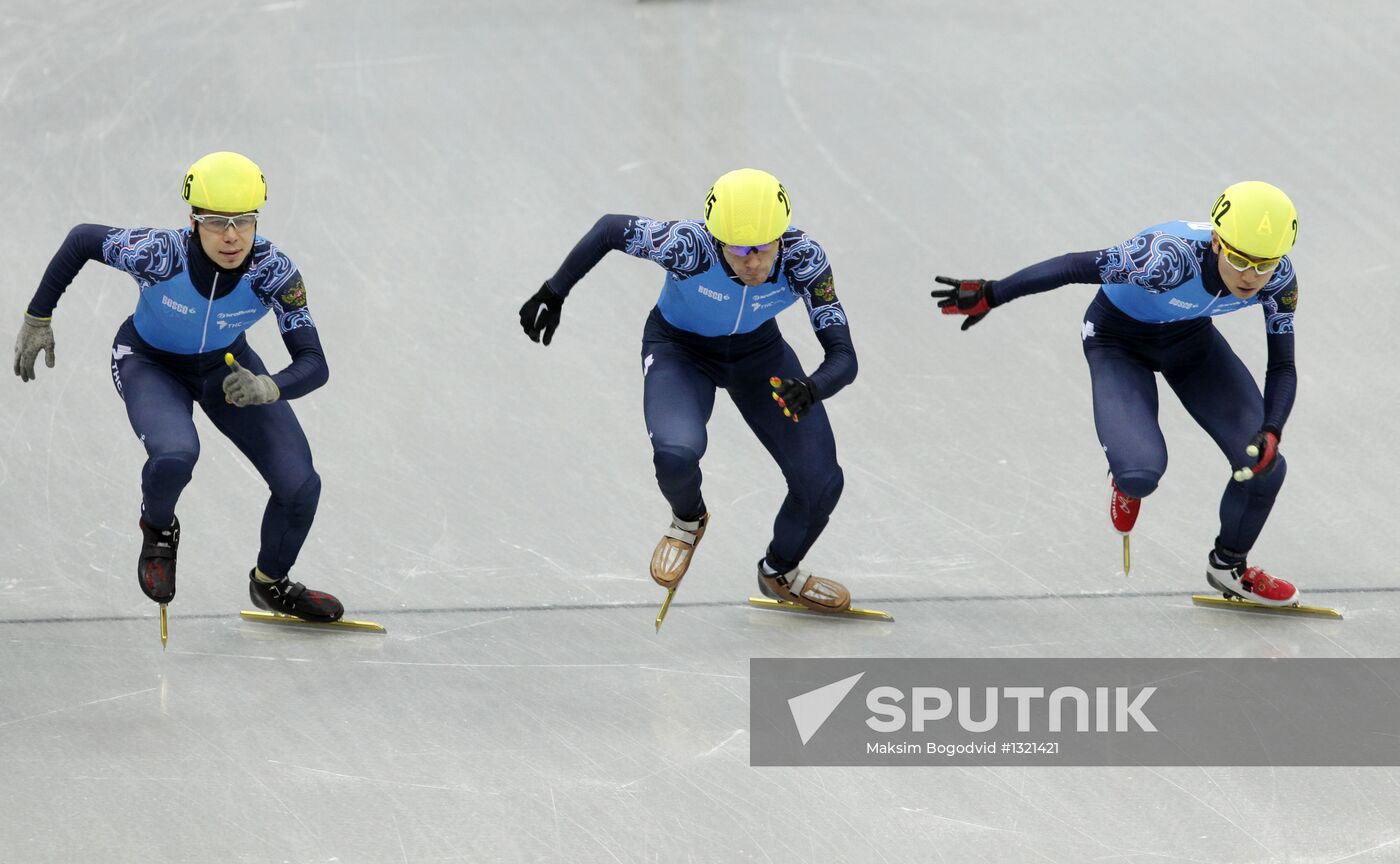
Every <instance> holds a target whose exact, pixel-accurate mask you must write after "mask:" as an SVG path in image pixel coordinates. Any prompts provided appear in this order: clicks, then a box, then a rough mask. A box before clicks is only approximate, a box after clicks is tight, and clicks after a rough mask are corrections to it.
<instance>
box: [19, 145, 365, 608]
mask: <svg viewBox="0 0 1400 864" xmlns="http://www.w3.org/2000/svg"><path fill="white" fill-rule="evenodd" d="M183 194H184V199H185V201H187V202H188V203H189V204H190V207H191V212H190V223H189V226H188V227H185V228H181V229H178V230H176V229H163V228H110V227H108V226H106V225H90V224H86V225H78V226H77V227H75V228H73V229H72V230H71V231H70V232H69V233H68V237H67V239H65V240H64V242H63V245H62V246H61V247H60V248H59V250H58V252H57V254H55V255H54V257H53V260H52V261H51V262H50V263H49V266H48V269H47V270H45V272H44V275H43V279H42V280H41V281H40V283H39V288H38V290H37V291H36V292H35V293H34V298H33V300H31V301H30V303H29V309H28V311H27V312H26V313H25V316H24V323H23V325H22V326H21V328H20V332H19V337H18V339H17V340H16V342H15V374H16V375H19V376H20V378H21V379H22V380H24V381H30V380H32V379H34V378H35V371H34V361H35V360H36V359H37V357H38V354H39V352H40V351H44V352H45V354H46V357H45V362H46V364H47V365H48V366H49V367H50V368H52V367H53V365H54V335H53V328H52V324H51V321H52V316H53V313H54V308H55V307H56V306H57V305H58V301H59V298H60V297H61V296H62V295H63V292H64V290H66V289H67V288H68V286H69V284H71V283H72V281H73V279H74V278H75V277H76V276H77V275H78V272H79V271H80V270H81V269H82V267H83V265H84V264H85V263H86V262H88V261H100V262H102V263H103V264H106V265H107V266H109V267H115V268H116V269H118V270H123V271H125V272H127V273H129V274H131V276H132V278H133V279H135V280H136V284H137V286H138V287H139V289H140V296H139V297H138V299H137V301H136V311H135V313H134V314H133V315H132V316H131V317H129V318H127V319H126V321H124V322H123V323H122V325H121V327H119V328H118V329H117V335H116V339H115V341H114V342H113V344H112V381H113V383H114V384H115V386H116V389H117V394H118V395H120V396H121V398H122V400H123V401H124V402H125V404H126V413H127V418H128V419H129V420H130V422H131V428H132V430H133V431H134V432H135V433H136V435H137V437H138V438H140V440H141V442H142V444H143V445H144V446H145V448H146V456H147V458H146V464H145V466H144V467H143V468H142V470H141V518H140V527H141V533H142V537H143V544H142V547H141V555H140V559H139V562H138V564H137V578H138V580H139V582H140V585H141V590H142V591H144V592H145V594H146V596H147V597H149V598H150V599H152V600H154V601H156V602H157V603H161V604H165V603H168V602H170V600H171V599H172V598H174V596H175V561H176V553H177V551H178V549H179V545H180V521H179V520H178V519H177V518H176V517H175V504H176V502H177V501H178V500H179V497H180V493H181V492H182V491H183V490H184V488H185V486H186V485H187V484H188V483H189V482H190V477H191V474H192V472H193V470H194V464H195V460H196V459H198V457H199V438H198V436H197V434H196V432H195V426H194V421H193V419H192V416H191V413H190V412H191V409H192V407H193V405H194V404H195V403H198V404H199V407H200V409H201V410H203V411H204V413H205V415H206V416H207V417H208V418H209V420H210V422H212V423H213V424H214V427H215V428H217V429H218V430H219V431H220V432H222V433H223V434H224V435H225V436H227V437H228V438H229V440H230V441H232V442H233V443H234V445H235V446H236V447H238V449H239V450H240V451H241V452H242V453H243V455H245V456H246V457H248V459H249V461H251V462H252V463H253V466H254V467H255V468H256V469H257V470H258V473H259V474H261V475H262V478H263V479H264V480H265V481H267V484H268V487H269V489H270V490H271V493H272V495H271V498H270V499H269V500H268V503H267V509H266V510H265V511H264V513H263V520H262V545H261V548H260V549H259V551H258V557H257V563H256V566H255V567H253V568H252V570H251V571H249V574H248V575H249V594H250V595H251V597H252V600H253V602H254V603H255V604H256V605H257V606H259V607H261V608H263V609H267V610H269V611H273V612H280V613H284V614H288V615H294V616H297V617H299V618H304V619H306V620H310V621H335V620H337V619H339V618H340V616H341V613H342V611H343V610H342V608H341V604H340V601H338V600H337V599H336V598H334V597H332V596H331V595H329V594H325V593H322V592H319V591H310V590H307V589H306V587H305V586H304V585H302V584H301V583H298V582H293V581H291V579H290V577H289V575H288V574H289V572H290V571H291V569H292V565H293V564H294V563H295V562H296V559H297V553H298V552H300V550H301V546H302V543H303V542H305V540H306V535H307V532H308V531H309V530H310V528H311V522H312V519H313V518H314V517H315V515H316V504H317V501H318V499H319V497H320V494H321V478H320V476H319V475H317V473H316V470H315V469H314V468H313V467H312V463H311V448H310V446H309V445H308V443H307V440H306V435H305V433H303V432H302V429H301V426H300V424H298V423H297V419H296V415H295V414H293V413H292V408H291V405H289V404H288V402H287V400H289V399H295V398H297V397H299V396H304V395H306V394H307V393H310V392H311V391H312V390H315V389H316V388H317V387H320V386H321V385H322V384H324V383H325V382H326V378H327V375H328V372H327V368H326V360H325V356H324V354H323V353H322V351H321V340H320V338H319V337H318V336H317V333H316V325H315V323H314V322H313V321H312V320H311V312H310V310H309V309H308V308H307V305H306V288H305V286H304V285H303V283H302V278H301V274H300V272H299V271H298V270H297V268H296V266H295V265H294V264H293V263H292V261H291V259H289V258H288V257H287V256H286V254H285V253H283V252H282V250H280V249H278V248H277V247H276V246H274V245H273V244H272V243H270V242H269V241H268V240H267V239H265V238H263V237H262V236H259V235H257V234H256V233H255V229H256V228H257V222H258V216H259V210H260V208H261V207H262V206H263V204H264V203H265V202H266V201H267V184H266V182H265V181H264V179H263V175H262V171H261V170H260V169H259V168H258V166H257V165H255V164H254V163H253V162H252V161H251V160H249V159H248V158H247V157H245V156H241V155H239V154H237V153H227V152H221V153H211V154H209V155H207V156H205V157H203V158H201V159H200V160H199V161H197V162H195V163H194V165H192V166H190V169H189V170H188V171H187V172H186V173H185V178H184V193H183ZM268 312H273V313H275V315H276V317H277V325H278V328H279V329H280V330H281V333H282V341H283V342H284V343H285V344H286V346H287V351H288V352H289V353H290V355H291V357H292V363H291V365H290V366H288V367H287V368H286V369H283V370H282V371H281V372H278V373H277V374H276V375H269V374H267V368H266V367H265V366H264V365H263V362H262V360H261V359H259V357H258V355H257V354H256V353H255V352H254V351H253V349H252V348H251V347H250V346H249V345H248V340H247V337H246V336H245V335H244V331H246V330H247V329H248V328H249V327H251V326H252V325H253V323H254V322H256V321H257V320H258V319H260V318H262V317H263V316H264V315H265V314H267V313H268Z"/></svg>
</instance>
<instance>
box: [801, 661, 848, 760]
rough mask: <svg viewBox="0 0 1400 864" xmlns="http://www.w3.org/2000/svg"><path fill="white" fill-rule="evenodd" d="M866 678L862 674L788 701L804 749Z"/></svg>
mask: <svg viewBox="0 0 1400 864" xmlns="http://www.w3.org/2000/svg"><path fill="white" fill-rule="evenodd" d="M864 676H865V673H864V672H861V673H859V674H857V675H852V676H851V677H849V678H842V679H841V680H840V681H837V682H835V683H834V684H828V685H826V686H825V687H818V688H817V689H815V690H809V691H807V692H806V693H803V694H802V695H801V696H794V697H792V698H791V699H789V700H788V710H789V711H791V712H792V722H794V723H796V724H797V734H798V735H800V736H802V745H803V746H804V747H805V746H806V745H807V742H808V741H810V740H812V736H813V735H815V734H817V730H818V729H820V728H822V724H823V723H825V722H826V718H828V717H830V716H831V712H833V711H835V710H836V706H837V705H840V704H841V700H842V699H845V698H846V694H847V693H850V692H851V688H852V687H854V686H856V682H857V681H859V680H860V679H861V678H862V677H864Z"/></svg>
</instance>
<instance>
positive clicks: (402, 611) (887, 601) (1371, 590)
mask: <svg viewBox="0 0 1400 864" xmlns="http://www.w3.org/2000/svg"><path fill="white" fill-rule="evenodd" d="M1314 593H1315V594H1318V595H1324V596H1325V595H1332V594H1343V595H1361V596H1365V595H1368V594H1378V595H1379V594H1400V586H1397V585H1376V586H1364V587H1363V586H1358V587H1352V588H1328V589H1326V590H1325V591H1317V592H1314ZM1182 594H1183V592H1182V591H1180V590H1175V591H1172V590H1165V591H1078V592H1071V593H1064V592H1060V593H1040V592H1026V593H1018V594H996V595H992V594H925V595H896V594H891V595H888V596H878V597H871V598H868V599H867V600H865V601H863V602H866V603H870V604H878V605H881V606H893V605H926V604H930V603H1008V602H1011V603H1026V602H1038V601H1047V600H1054V601H1065V600H1144V599H1152V598H1161V597H1165V598H1172V597H1181V596H1182ZM1192 596H1193V597H1194V596H1201V597H1205V599H1207V600H1215V599H1220V600H1221V601H1222V602H1223V601H1224V598H1216V597H1215V595H1192ZM753 599H757V598H753ZM745 605H747V601H746V602H744V603H740V602H737V601H733V600H690V601H685V602H681V603H676V604H675V607H676V608H677V609H716V608H721V607H726V606H735V607H738V606H745ZM1202 605H1211V606H1213V605H1217V604H1215V603H1207V604H1202ZM654 608H656V607H655V601H652V600H638V601H624V602H616V603H611V602H610V603H544V604H483V605H470V606H469V605H463V606H438V607H432V608H387V607H386V608H380V609H364V610H361V612H360V614H363V615H369V616H374V617H377V618H384V617H388V618H392V617H394V616H400V615H402V616H409V615H415V616H416V615H461V614H473V613H482V612H502V613H512V612H571V611H581V612H583V611H587V612H593V611H602V610H608V609H654ZM1336 611H1338V613H1339V617H1340V613H1341V612H1343V611H1345V607H1342V609H1340V610H1336ZM240 614H241V615H242V614H253V613H240ZM153 617H156V616H154V615H151V614H132V615H85V616H76V617H64V618H57V617H53V616H44V617H33V618H0V626H3V625H14V626H19V625H25V624H107V623H122V622H128V621H141V620H149V619H151V618H153ZM178 617H179V620H180V621H217V620H221V619H227V618H228V617H229V616H228V614H227V613H211V612H198V613H191V614H181V615H180V616H178ZM305 623H312V622H305Z"/></svg>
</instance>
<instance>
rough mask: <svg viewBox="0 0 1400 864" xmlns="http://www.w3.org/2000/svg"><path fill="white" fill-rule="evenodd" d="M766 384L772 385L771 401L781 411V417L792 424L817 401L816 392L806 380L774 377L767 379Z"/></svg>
mask: <svg viewBox="0 0 1400 864" xmlns="http://www.w3.org/2000/svg"><path fill="white" fill-rule="evenodd" d="M768 383H769V384H771V385H773V401H774V402H777V403H778V407H779V408H781V409H783V416H784V417H791V418H792V422H794V423H796V422H797V418H798V416H800V415H801V414H803V413H805V412H806V411H807V409H808V408H811V407H812V405H814V404H815V403H816V401H817V392H816V391H815V390H813V389H812V382H811V381H808V380H807V379H806V378H779V377H777V376H776V375H775V376H774V377H772V378H769V379H768Z"/></svg>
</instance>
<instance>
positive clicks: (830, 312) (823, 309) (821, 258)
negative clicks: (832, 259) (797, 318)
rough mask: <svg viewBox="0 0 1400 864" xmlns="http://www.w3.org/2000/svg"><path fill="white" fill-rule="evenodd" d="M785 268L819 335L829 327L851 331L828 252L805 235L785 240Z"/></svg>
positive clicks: (795, 235)
mask: <svg viewBox="0 0 1400 864" xmlns="http://www.w3.org/2000/svg"><path fill="white" fill-rule="evenodd" d="M783 245H784V249H783V267H784V268H785V269H786V270H787V274H788V280H789V282H791V284H792V289H793V291H795V292H797V295H798V296H799V297H801V298H802V302H803V303H805V304H807V317H808V318H810V319H811V321H812V329H813V330H814V331H816V332H818V333H820V332H821V331H822V330H825V329H826V328H827V327H833V326H837V327H847V326H849V324H848V323H847V321H846V310H845V309H843V308H842V307H841V301H840V300H839V299H838V298H837V297H836V277H835V276H834V275H833V274H832V272H831V264H830V263H829V262H828V261H827V258H826V251H825V250H824V249H822V247H821V246H819V245H817V242H816V241H815V240H813V239H812V238H811V237H808V236H807V235H806V234H805V233H804V232H802V231H793V232H790V233H789V234H788V235H786V236H785V237H784V238H783Z"/></svg>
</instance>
